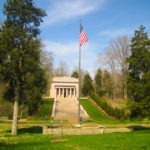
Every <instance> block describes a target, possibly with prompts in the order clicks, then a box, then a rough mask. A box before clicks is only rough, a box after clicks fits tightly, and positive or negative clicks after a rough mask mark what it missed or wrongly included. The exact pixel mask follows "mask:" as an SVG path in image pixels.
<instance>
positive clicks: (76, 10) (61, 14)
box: [44, 0, 106, 25]
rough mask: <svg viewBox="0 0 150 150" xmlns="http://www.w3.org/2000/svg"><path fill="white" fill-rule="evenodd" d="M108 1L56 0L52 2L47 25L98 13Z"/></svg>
mask: <svg viewBox="0 0 150 150" xmlns="http://www.w3.org/2000/svg"><path fill="white" fill-rule="evenodd" d="M105 2H106V0H98V1H97V0H92V1H89V0H61V1H60V0H55V1H53V3H52V2H51V6H50V7H49V11H47V15H48V16H47V17H46V18H45V21H44V22H45V25H52V24H55V23H57V22H61V21H64V20H68V19H72V18H74V17H78V16H84V15H86V14H89V13H91V12H94V11H96V10H97V9H99V8H100V7H102V6H103V4H104V3H105Z"/></svg>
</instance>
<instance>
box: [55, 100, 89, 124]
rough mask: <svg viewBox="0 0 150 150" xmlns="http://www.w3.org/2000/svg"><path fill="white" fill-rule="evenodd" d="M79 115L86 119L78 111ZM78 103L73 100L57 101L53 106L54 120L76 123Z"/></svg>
mask: <svg viewBox="0 0 150 150" xmlns="http://www.w3.org/2000/svg"><path fill="white" fill-rule="evenodd" d="M80 115H81V116H82V118H83V119H86V118H87V116H86V114H85V113H84V112H83V111H82V110H81V109H80ZM78 117H79V116H78V103H77V101H76V100H74V99H67V98H66V99H57V100H56V106H55V117H54V119H55V120H68V121H70V122H78V120H79V119H78Z"/></svg>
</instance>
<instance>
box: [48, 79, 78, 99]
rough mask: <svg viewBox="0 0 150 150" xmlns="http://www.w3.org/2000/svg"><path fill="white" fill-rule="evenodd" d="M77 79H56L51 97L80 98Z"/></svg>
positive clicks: (51, 89) (52, 85)
mask: <svg viewBox="0 0 150 150" xmlns="http://www.w3.org/2000/svg"><path fill="white" fill-rule="evenodd" d="M78 82H79V80H78V79H77V78H73V77H54V78H53V79H52V83H51V88H50V97H53V98H55V99H69V100H71V99H75V98H76V99H77V97H78Z"/></svg>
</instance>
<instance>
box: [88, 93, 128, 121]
mask: <svg viewBox="0 0 150 150" xmlns="http://www.w3.org/2000/svg"><path fill="white" fill-rule="evenodd" d="M91 98H92V99H93V100H94V101H95V102H96V104H97V105H98V106H100V107H101V108H102V109H103V110H104V111H105V112H106V113H107V114H108V115H110V116H113V117H115V118H116V119H125V118H127V115H126V113H125V110H124V109H118V108H113V107H111V106H110V105H109V104H108V103H107V102H106V101H105V100H104V99H102V98H100V97H99V96H98V95H97V94H96V93H94V92H93V93H91Z"/></svg>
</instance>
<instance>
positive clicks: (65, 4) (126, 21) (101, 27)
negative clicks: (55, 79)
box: [0, 0, 150, 73]
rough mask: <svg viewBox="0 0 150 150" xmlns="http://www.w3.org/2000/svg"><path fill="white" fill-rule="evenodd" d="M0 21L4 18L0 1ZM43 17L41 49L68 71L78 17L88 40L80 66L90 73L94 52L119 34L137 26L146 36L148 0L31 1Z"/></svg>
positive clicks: (73, 60)
mask: <svg viewBox="0 0 150 150" xmlns="http://www.w3.org/2000/svg"><path fill="white" fill-rule="evenodd" d="M0 1H1V2H0V11H1V12H0V22H2V21H3V20H4V16H3V14H2V7H3V3H4V2H5V0H0ZM34 2H35V4H36V5H37V6H38V7H40V8H42V9H44V10H45V11H46V13H47V17H45V18H44V22H43V23H42V24H41V26H40V29H41V35H40V38H41V39H42V42H43V43H44V45H45V47H44V49H45V50H47V51H52V52H53V53H54V66H55V67H57V66H58V65H59V62H60V61H65V62H66V64H67V66H68V67H69V68H70V70H72V69H73V68H75V67H77V66H78V49H79V46H78V45H79V20H82V25H83V28H84V30H85V32H86V34H87V36H88V39H89V41H88V42H87V43H86V44H85V45H83V46H82V48H81V51H82V60H81V67H82V69H84V70H87V71H89V72H90V73H94V71H95V70H96V69H97V68H99V67H101V66H100V64H99V63H98V61H97V57H98V54H101V55H102V54H103V53H104V52H105V49H106V47H107V46H108V44H109V42H110V41H111V40H112V39H114V38H116V37H117V36H121V35H128V36H130V37H132V36H133V34H134V30H135V29H137V28H138V27H139V26H140V25H144V26H145V27H146V31H147V32H148V33H149V35H150V0H34Z"/></svg>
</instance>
